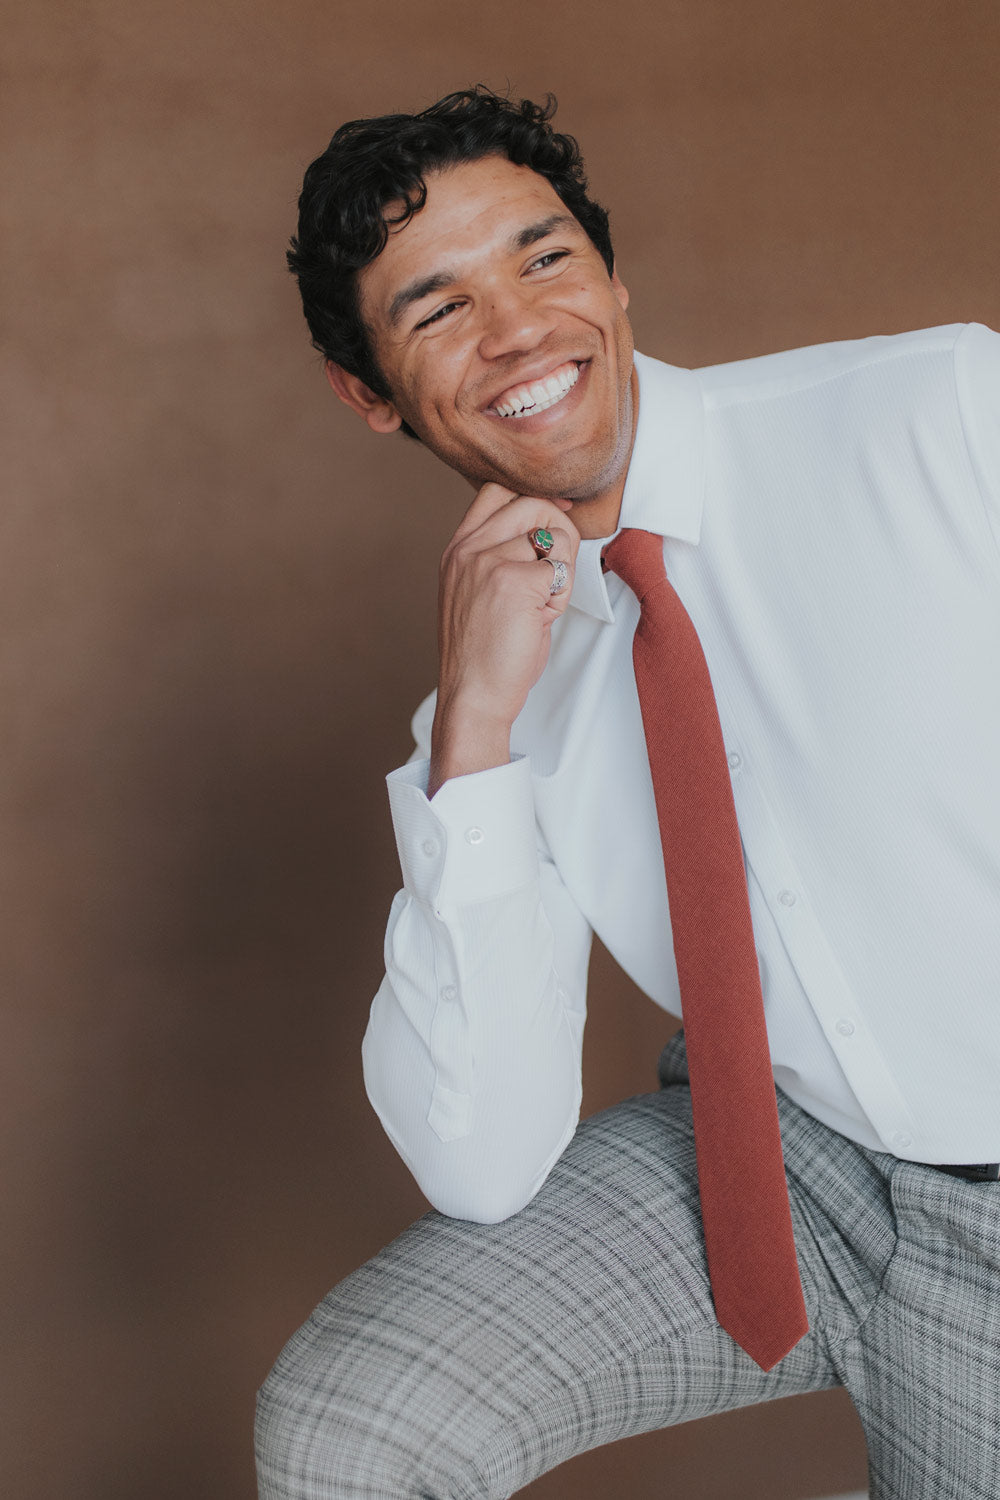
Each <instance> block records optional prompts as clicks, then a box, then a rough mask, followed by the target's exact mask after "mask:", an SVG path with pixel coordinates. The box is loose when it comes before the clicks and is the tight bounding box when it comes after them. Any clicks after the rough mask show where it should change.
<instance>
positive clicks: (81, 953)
mask: <svg viewBox="0 0 1000 1500" xmlns="http://www.w3.org/2000/svg"><path fill="white" fill-rule="evenodd" d="M998 43H1000V18H998V11H997V8H996V5H995V3H994V0H952V3H951V4H950V5H945V4H940V3H930V0H882V3H877V4H872V3H870V0H869V3H864V4H860V3H857V0H797V3H792V0H759V3H742V4H740V3H737V0H649V3H646V0H622V3H619V4H616V5H607V4H604V3H595V0H582V3H581V0H577V3H575V4H574V5H572V6H569V5H564V6H562V7H559V6H554V5H549V6H544V5H539V4H537V3H532V4H527V3H525V0H508V3H506V4H504V5H502V6H491V7H480V6H477V7H475V9H473V8H472V7H470V6H468V5H459V4H456V3H454V0H434V3H432V4H421V3H419V0H381V3H380V4H379V5H378V6H377V7H362V6H360V5H356V4H355V5H348V4H346V3H344V0H327V3H319V0H283V3H281V4H278V3H277V0H271V3H261V0H258V3H247V0H213V3H212V4H209V3H208V0H48V3H47V4H45V3H40V4H37V5H31V6H29V5H26V4H24V5H20V6H17V7H15V6H13V5H11V4H9V3H8V4H4V5H3V7H2V14H0V45H2V48H3V52H4V65H3V66H4V77H3V80H2V88H0V118H2V128H0V150H2V160H3V170H4V178H5V182H4V189H3V201H2V213H3V221H4V222H3V239H2V249H0V255H2V265H0V297H2V299H3V304H4V306H3V344H2V347H0V419H2V422H3V425H4V429H5V432H6V440H5V444H4V452H5V472H6V475H7V478H6V484H5V493H4V503H3V506H2V510H0V527H2V547H0V610H2V614H3V629H2V633H0V673H2V685H3V714H2V719H0V725H2V730H0V732H2V736H3V749H2V760H0V849H2V863H0V882H2V883H0V892H2V901H0V924H2V942H0V954H2V960H0V962H2V969H3V983H2V986H0V996H2V1005H3V1047H2V1068H3V1074H4V1076H3V1079H2V1088H0V1123H2V1144H0V1161H2V1164H3V1170H4V1179H5V1182H4V1185H5V1194H4V1197H5V1204H6V1208H5V1212H4V1220H5V1231H4V1233H3V1235H2V1240H0V1270H2V1278H0V1285H2V1287H3V1292H4V1302H5V1306H4V1314H3V1318H4V1321H3V1327H2V1330H0V1332H2V1346H0V1347H2V1348H3V1351H4V1353H3V1369H2V1390H0V1401H2V1410H3V1412H4V1420H3V1424H2V1425H3V1436H2V1439H0V1443H2V1447H3V1452H2V1456H0V1491H2V1493H3V1494H5V1495H9V1496H11V1497H12V1500H51V1497H53V1496H72V1497H73V1500H168V1497H169V1500H182V1497H183V1500H191V1497H201V1496H206V1497H209V1496H210V1497H212V1500H248V1497H250V1496H251V1494H252V1479H251V1466H250V1458H249V1427H250V1414H251V1403H252V1394H253V1390H254V1387H255V1385H256V1383H257V1382H258V1380H259V1379H260V1377H261V1376H262V1375H263V1373H264V1372H265V1371H266V1369H267V1367H268V1366H269V1364H270V1362H271V1360H272V1359H273V1357H274V1355H275V1354H276V1353H277V1350H278V1348H279V1346H280V1344H281V1343H282V1342H283V1340H284V1338H285V1337H286V1336H287V1335H288V1334H289V1333H290V1332H291V1330H292V1329H293V1327H294V1326H296V1324H297V1323H298V1322H299V1321H301V1319H302V1318H303V1317H304V1316H305V1315H306V1313H307V1312H308V1311H309V1309H310V1308H311V1307H312V1305H313V1304H314V1302H315V1301H316V1300H317V1299H318V1298H319V1297H320V1296H321V1295H322V1294H323V1292H324V1291H325V1290H326V1289H327V1287H328V1285H329V1284H331V1283H332V1282H333V1281H334V1280H336V1279H337V1278H339V1277H340V1276H341V1275H342V1274H344V1273H345V1272H346V1271H348V1270H349V1269H350V1268H351V1267H353V1266H354V1265H355V1264H356V1263H357V1262H358V1261H359V1260H361V1259H362V1258H363V1257H364V1256H366V1255H367V1254H369V1253H371V1252H372V1251H374V1250H375V1249H376V1248H377V1247H378V1246H379V1244H380V1243H382V1242H383V1241H384V1240H385V1239H386V1238H388V1237H389V1236H390V1235H391V1234H392V1233H393V1232H395V1231H396V1230H397V1229H398V1228H400V1227H401V1226H402V1225H403V1224H404V1223H405V1222H407V1220H408V1219H409V1218H410V1217H411V1216H412V1215H413V1214H414V1213H415V1212H417V1211H418V1210H419V1208H420V1206H421V1205H420V1200H419V1196H418V1194H417V1193H416V1190H415V1189H414V1188H413V1186H412V1185H411V1184H410V1183H409V1181H408V1179H407V1177H406V1174H405V1172H404V1170H403V1169H402V1167H401V1166H400V1165H399V1164H398V1163H397V1162H396V1160H395V1159H394V1157H393V1154H392V1152H391V1150H390V1148H389V1146H388V1145H387V1144H386V1142H385V1141H384V1140H383V1138H382V1136H381V1134H380V1132H379V1129H378V1127H377V1124H376V1122H375V1120H374V1117H373V1116H372V1115H371V1114H370V1112H369V1111H368V1110H367V1107H366V1105H365V1103H364V1101H363V1096H362V1089H361V1081H360V1073H359V1063H358V1044H359V1040H360V1036H361V1032H362V1029H363V1025H364V1020H365V1014H366V1010H367V1006H368V1002H369V998H370V995H371V993H372V992H373V990H374V987H375V985H376V983H377V980H378V977H379V972H380V960H381V933H382V927H383V923H384V917H385V912H386V909H387V906H388V902H389V899H390V896H391V893H392V891H393V889H394V887H395V883H396V873H395V866H394V858H393V852H392V845H391V836H390V831H389V825H388V821H387V817H386V814H385V805H384V789H383V785H382V775H383V773H384V772H385V770H387V769H388V768H390V767H391V766H393V765H395V764H397V763H398V762H399V761H400V760H401V759H402V757H403V756H404V755H405V753H406V752H407V750H408V733H407V717H408V714H409V711H410V709H411V707H412V706H413V705H414V704H415V703H416V701H417V699H418V698H419V697H420V696H421V695H422V694H423V692H424V691H425V690H426V689H427V687H428V686H429V685H430V684H431V683H432V680H433V672H434V664H433V592H434V573H435V566H436V557H437V554H438V552H439V550H440V547H441V545H442V544H443V542H444V540H445V538H446V537H447V535H448V534H449V532H450V530H451V528H452V527H453V526H454V524H455V523H456V521H457V519H458V516H459V515H460V513H461V510H462V509H463V507H464V504H465V501H466V494H465V491H464V489H463V486H462V485H461V483H460V482H459V481H458V480H456V479H455V478H454V476H451V475H449V474H447V473H444V472H443V471H439V470H438V468H437V467H436V465H435V463H434V461H433V460H431V459H430V458H429V457H428V456H427V455H426V454H423V453H421V452H417V451H416V450H415V449H414V448H413V447H411V446H407V445H406V443H405V442H404V440H402V439H399V440H392V441H387V440H381V441H380V440H377V439H375V438H373V437H371V436H370V435H369V434H367V433H366V432H365V431H364V430H363V429H362V427H361V424H360V423H356V422H354V421H352V419H350V418H349V416H348V415H347V414H346V413H343V412H341V411H340V410H339V409H337V408H336V407H335V404H334V402H333V400H332V398H331V397H330V395H329V392H328V391H327V389H326V386H325V384H324V382H323V380H322V377H321V374H320V371H319V368H318V366H317V363H316V362H315V360H314V358H313V357H312V356H311V354H310V351H309V350H308V347H307V344H306V338H305V334H304V329H303V327H302V325H301V321H300V314H299V311H298V307H297V303H296V297H295V292H294V288H293V286H292V284H291V283H290V281H289V280H288V278H287V277H286V276H285V274H284V272H283V264H282V253H283V248H284V242H285V240H286V237H287V235H288V232H289V230H290V228H291V226H292V221H293V206H294V200H295V196H296V193H297V187H298V182H299V179H300V176H301V171H302V169H303V167H304V166H305V164H306V163H307V162H308V161H309V160H310V158H311V157H312V156H313V155H315V154H316V152H317V151H318V150H319V149H320V148H321V147H322V146H323V145H324V144H325V141H326V139H327V137H328V136H329V134H330V132H331V131H332V129H333V128H334V126H335V125H336V124H338V123H340V122H341V121H342V120H344V119H346V118H349V117H352V116H356V115H359V114H366V113H377V112H381V111H382V110H384V109H389V108H397V107H402V108H413V107H419V106H421V105H422V104H424V103H426V102H428V101H429V100H430V99H432V98H434V97H436V96H437V95H438V94H440V93H443V92H446V91H447V90H448V89H451V88H454V87H460V86H463V85H465V84H467V83H469V82H473V81H476V80H479V79H482V80H484V81H486V82H489V83H491V84H492V85H494V86H497V87H504V86H505V85H506V84H507V83H508V81H509V82H510V84H511V85H512V87H513V88H514V89H515V90H516V91H517V92H521V93H529V94H537V93H542V92H544V91H545V90H547V89H552V90H554V91H555V92H556V93H557V94H558V96H559V98H560V102H561V111H560V121H561V123H562V124H563V125H564V127H565V128H568V129H571V130H573V131H575V132H576V133H577V134H579V136H580V137H581V138H582V140H583V143H584V145H585V147H586V148H587V154H588V159H589V164H590V168H591V175H592V181H593V184H594V187H595V190H596V192H597V194H598V195H599V196H600V197H602V198H603V199H605V200H606V201H608V202H609V203H610V205H611V207H612V209H613V224H614V228H615V230H616V235H617V246H618V253H619V262H620V268H621V271H622V274H623V277H624V279H625V280H626V282H627V283H628V285H629V286H630V288H631V292H632V299H633V300H632V309H633V312H634V316H635V322H636V326H637V333H638V342H639V344H640V347H642V348H643V349H645V350H647V351H648V352H649V353H652V354H657V355H661V356H665V357H668V358H670V359H672V360H674V361H675V362H678V363H704V362H708V361H713V360H720V359H727V358H733V357H739V356H742V355H749V354H754V353H757V352H763V351H765V350H767V349H770V348H776V347H781V346H787V345H792V344H796V343H802V342H809V341H813V340H817V339H823V338H841V337H851V336H856V335H861V334H867V333H874V332H883V331H893V330H897V329H902V328H906V327H911V326H919V325H925V324H931V323H935V322H943V321H951V320H953V319H964V318H980V319H983V320H985V321H987V322H993V323H997V322H998V321H1000V297H998V282H997V259H998V252H997V246H998V244H1000V199H998V195H997V191H996V185H997V180H998V167H1000V143H998V132H997V121H996V99H997V84H998V77H997V74H998V66H997V55H998V52H997V49H998ZM362 536H363V537H364V540H363V541H361V540H359V538H360V537H362ZM597 971H598V972H597V979H598V982H597V983H596V985H595V997H594V1020H593V1023H592V1034H591V1037H590V1041H589V1048H588V1064H587V1066H588V1104H589V1106H590V1107H594V1106H595V1105H596V1104H598V1103H601V1102H606V1101H608V1100H610V1099H613V1098H616V1097H619V1096H621V1095H622V1094H624V1093H626V1092H631V1091H635V1090H636V1089H640V1088H644V1087H647V1086H649V1084H650V1082H651V1079H652V1070H653V1066H654V1061H655V1054H656V1051H657V1048H658V1045H659V1043H660V1041H661V1040H662V1037H663V1035H664V1031H665V1027H664V1024H663V1020H662V1018H660V1017H659V1016H658V1015H657V1014H656V1013H655V1012H654V1011H653V1009H652V1007H650V1006H648V1005H645V1004H640V1002H639V1001H638V999H637V998H636V997H635V996H634V995H633V993H632V992H631V991H630V990H629V988H628V986H627V985H625V984H624V983H623V982H622V981H620V980H619V979H618V978H617V977H616V976H614V975H613V974H612V973H611V971H610V967H609V965H608V962H607V960H606V959H604V958H601V957H599V958H598V961H597ZM666 1475H670V1476H672V1477H673V1479H674V1480H675V1481H676V1489H670V1493H672V1494H673V1493H676V1494H677V1495H678V1496H698V1497H702V1500H705V1497H708V1500H711V1497H723V1496H725V1497H730V1496H751V1497H763V1500H782V1497H786V1500H791V1497H795V1496H804V1495H807V1494H809V1495H815V1494H818V1493H821V1492H822V1491H823V1490H824V1489H827V1490H833V1489H838V1488H849V1487H851V1486H852V1485H854V1484H857V1483H860V1482H861V1481H862V1478H863V1464H862V1460H861V1456H860V1446H859V1441H858V1436H857V1431H856V1427H855V1425H854V1419H853V1417H852V1416H851V1414H850V1412H849V1409H848V1407H847V1404H846V1402H845V1401H843V1400H842V1399H840V1398H838V1397H830V1398H826V1397H824V1398H816V1399H815V1400H812V1401H809V1402H803V1403H792V1404H791V1405H789V1404H785V1405H783V1406H780V1407H776V1408H773V1409H768V1410H762V1411H757V1412H751V1413H744V1414H738V1415H736V1416H733V1417H728V1418H724V1419H719V1420H718V1421H716V1422H713V1423H711V1424H708V1425H702V1426H695V1427H691V1428H686V1429H681V1430H679V1431H677V1432H674V1433H667V1434H659V1435H656V1436H655V1437H650V1438H646V1439H641V1440H638V1441H636V1442H634V1443H632V1444H630V1445H625V1446H624V1447H623V1448H620V1449H618V1450H615V1451H614V1452H613V1453H604V1454H596V1455H593V1456H590V1457H588V1458H586V1459H582V1460H578V1461H577V1462H576V1463H575V1464H573V1465H570V1466H568V1467H567V1468H566V1469H564V1470H562V1471H559V1472H558V1473H557V1474H555V1475H553V1476H550V1477H549V1478H548V1479H546V1480H544V1481H542V1482H540V1483H539V1485H538V1486H537V1489H536V1491H535V1493H537V1495H539V1496H542V1495H547V1496H549V1497H553V1500H554V1497H557V1496H562V1497H568V1496H570V1495H573V1496H585V1495H608V1494H623V1495H624V1494H628V1495H634V1496H636V1497H642V1496H654V1495H656V1496H660V1495H662V1494H664V1493H665V1492H666V1484H665V1479H664V1477H663V1476H666Z"/></svg>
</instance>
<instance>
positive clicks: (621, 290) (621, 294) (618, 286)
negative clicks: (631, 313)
mask: <svg viewBox="0 0 1000 1500" xmlns="http://www.w3.org/2000/svg"><path fill="white" fill-rule="evenodd" d="M611 285H612V287H613V289H614V294H615V296H616V297H617V298H618V301H619V302H620V303H621V305H622V311H625V310H626V309H627V307H628V287H626V286H623V285H622V283H621V282H620V281H619V279H618V268H617V266H616V267H615V269H614V270H613V271H612V272H611Z"/></svg>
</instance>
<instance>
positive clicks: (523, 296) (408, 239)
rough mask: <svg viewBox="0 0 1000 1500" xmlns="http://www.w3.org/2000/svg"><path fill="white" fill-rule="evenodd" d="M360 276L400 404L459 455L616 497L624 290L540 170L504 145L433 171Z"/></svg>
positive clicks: (463, 465)
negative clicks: (423, 197) (519, 162)
mask: <svg viewBox="0 0 1000 1500" xmlns="http://www.w3.org/2000/svg"><path fill="white" fill-rule="evenodd" d="M359 291H360V301H361V312H362V316H363V317H364V319H365V322H366V324H367V325H368V328H369V329H370V331H371V335H372V340H373V345H374V350H375V354H376V358H377V360H378V363H379V365H380V367H381V370H382V373H383V374H384V376H385V378H386V381H387V383H388V386H389V389H390V390H391V392H392V406H393V408H394V409H395V412H397V413H398V414H399V416H401V417H402V418H404V419H405V420H406V421H407V422H408V423H409V424H410V426H411V427H412V428H413V429H414V431H415V432H416V433H418V434H419V436H420V437H421V438H422V439H423V441H424V443H425V444H426V445H427V447H428V448H430V449H431V450H432V452H434V453H436V454H437V455H438V457H439V458H441V459H443V461H444V462H445V463H446V464H448V465H449V467H451V468H453V469H456V470H457V471H458V472H459V473H460V474H463V475H464V476H465V477H466V478H467V479H468V480H469V481H470V482H471V483H472V484H473V485H475V486H477V487H478V486H479V485H482V484H484V483H486V482H487V481H493V482H495V483H499V484H503V485H505V486H507V487H508V488H510V489H512V490H515V491H517V492H518V493H519V494H529V495H538V496H550V497H553V498H555V497H566V498H569V499H572V500H582V501H587V500H597V501H601V500H603V501H604V502H605V503H604V505H603V506H599V509H601V510H602V511H605V510H607V509H608V504H609V501H610V499H611V497H613V499H614V502H615V507H616V506H617V500H618V499H619V498H620V495H621V490H622V486H623V484H624V478H625V472H626V470H627V467H628V458H629V453H630V450H631V445H632V437H633V429H634V409H633V408H634V402H633V394H632V352H633V343H632V330H631V327H630V325H629V321H628V318H627V317H626V314H625V308H626V306H627V304H628V294H627V292H626V291H625V288H624V287H623V286H622V284H621V283H620V282H619V280H618V278H617V276H615V277H609V276H608V272H607V269H606V267H605V265H604V262H603V260H602V259H601V256H600V255H599V253H598V251H597V250H596V249H595V247H594V245H593V243H592V242H591V240H590V239H589V238H588V236H587V234H586V232H585V231H584V229H583V228H582V227H581V226H580V224H579V223H578V222H577V221H576V219H574V218H573V216H572V215H571V214H570V212H569V210H568V209H567V208H566V206H565V204H564V203H563V202H562V201H561V199H560V198H559V197H558V195H557V194H556V193H555V191H554V190H553V188H552V187H551V186H550V184H549V183H548V182H547V181H546V179H545V178H544V177H540V176H539V175H538V174H537V173H535V172H532V171H531V170H530V169H529V168H527V167H519V166H515V165H514V164H513V163H512V162H510V161H508V160H507V159H506V158H505V157H497V156H489V157H486V158H484V159H483V160H481V161H476V162H470V163H465V164H463V165H461V166H457V167H453V168H449V169H447V170H444V171H440V172H434V173H431V174H429V175H428V177H427V202H426V205H425V207H424V208H423V209H421V210H420V212H419V213H416V214H414V216H413V217H412V219H410V220H409V222H408V223H406V224H405V225H403V227H402V228H400V229H399V230H395V231H393V230H390V233H389V239H388V243H387V244H386V247H385V249H384V250H383V251H382V254H381V255H380V256H379V257H378V259H377V260H375V261H373V262H372V264H371V265H370V266H367V267H366V268H365V269H364V271H363V272H362V273H361V277H360V287H359ZM616 517H617V508H615V510H614V515H612V517H611V522H610V526H611V527H612V528H613V525H614V522H615V519H616ZM574 519H576V517H574ZM580 519H581V520H582V519H583V517H582V513H581V515H580ZM588 529H589V528H588Z"/></svg>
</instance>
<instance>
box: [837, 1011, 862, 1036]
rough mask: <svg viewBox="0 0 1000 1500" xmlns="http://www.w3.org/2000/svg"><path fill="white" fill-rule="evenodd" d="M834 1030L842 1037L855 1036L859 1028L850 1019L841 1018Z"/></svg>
mask: <svg viewBox="0 0 1000 1500" xmlns="http://www.w3.org/2000/svg"><path fill="white" fill-rule="evenodd" d="M834 1029H835V1030H836V1031H838V1032H839V1033H840V1035H841V1036H853V1035H854V1033H855V1031H856V1030H857V1027H856V1026H855V1024H854V1022H853V1021H851V1020H849V1019H848V1017H847V1016H841V1018H840V1020H839V1021H838V1022H837V1025H836V1027H835V1028H834Z"/></svg>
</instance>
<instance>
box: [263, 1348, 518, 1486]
mask: <svg viewBox="0 0 1000 1500" xmlns="http://www.w3.org/2000/svg"><path fill="white" fill-rule="evenodd" d="M309 1331H310V1329H309V1325H308V1324H307V1325H306V1328H305V1329H303V1330H302V1331H301V1333H300V1334H298V1335H296V1336H295V1338H294V1339H293V1340H292V1341H291V1343H290V1344H289V1345H288V1347H287V1348H286V1349H285V1350H284V1351H283V1353H282V1355H281V1356H280V1358H279V1360H278V1362H277V1364H276V1365H275V1367H274V1369H273V1370H272V1371H271V1373H270V1375H269V1376H268V1377H267V1379H266V1381H265V1382H264V1384H263V1386H262V1387H261V1389H260V1391H259V1392H258V1396H257V1420H256V1426H255V1450H256V1458H257V1478H258V1485H259V1497H260V1500H384V1497H386V1496H388V1495H392V1496H393V1497H394V1500H395V1497H398V1500H407V1497H412V1500H430V1497H435V1496H442V1497H443V1496H448V1497H458V1496H465V1495H468V1496H470V1497H471V1496H477V1497H479V1496H483V1495H485V1494H486V1493H488V1489H489V1486H488V1485H486V1484H484V1481H483V1475H482V1472H481V1470H480V1467H479V1460H480V1458H481V1454H480V1453H479V1452H478V1450H477V1445H476V1444H475V1443H472V1442H470V1443H464V1442H462V1441H461V1440H460V1441H459V1442H458V1443H456V1442H455V1440H454V1439H455V1434H454V1433H452V1434H451V1438H452V1440H451V1441H447V1440H446V1441H442V1438H441V1428H442V1426H444V1427H447V1426H448V1425H449V1424H448V1421H447V1408H446V1404H441V1403H439V1402H437V1401H433V1400H431V1399H430V1391H429V1382H428V1381H425V1379H424V1378H423V1376H422V1374H421V1370H420V1368H419V1366H418V1365H417V1364H414V1365H413V1366H412V1367H411V1368H410V1369H408V1370H406V1371H405V1372H401V1371H400V1369H399V1368H394V1369H392V1368H386V1367H384V1366H382V1367H380V1365H379V1362H378V1360H374V1361H373V1360H362V1361H360V1363H359V1362H358V1361H357V1360H351V1359H349V1358H344V1359H341V1358H340V1351H338V1350H337V1349H336V1348H335V1347H331V1346H330V1345H328V1344H323V1343H322V1341H321V1342H320V1343H319V1344H316V1343H313V1342H312V1341H311V1340H309V1339H308V1334H309ZM303 1336H306V1337H305V1338H304V1337H303ZM427 1373H428V1372H424V1374H425V1375H426V1374H427ZM401 1376H402V1378H401ZM441 1394H442V1395H444V1396H446V1393H441ZM463 1436H464V1434H463Z"/></svg>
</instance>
